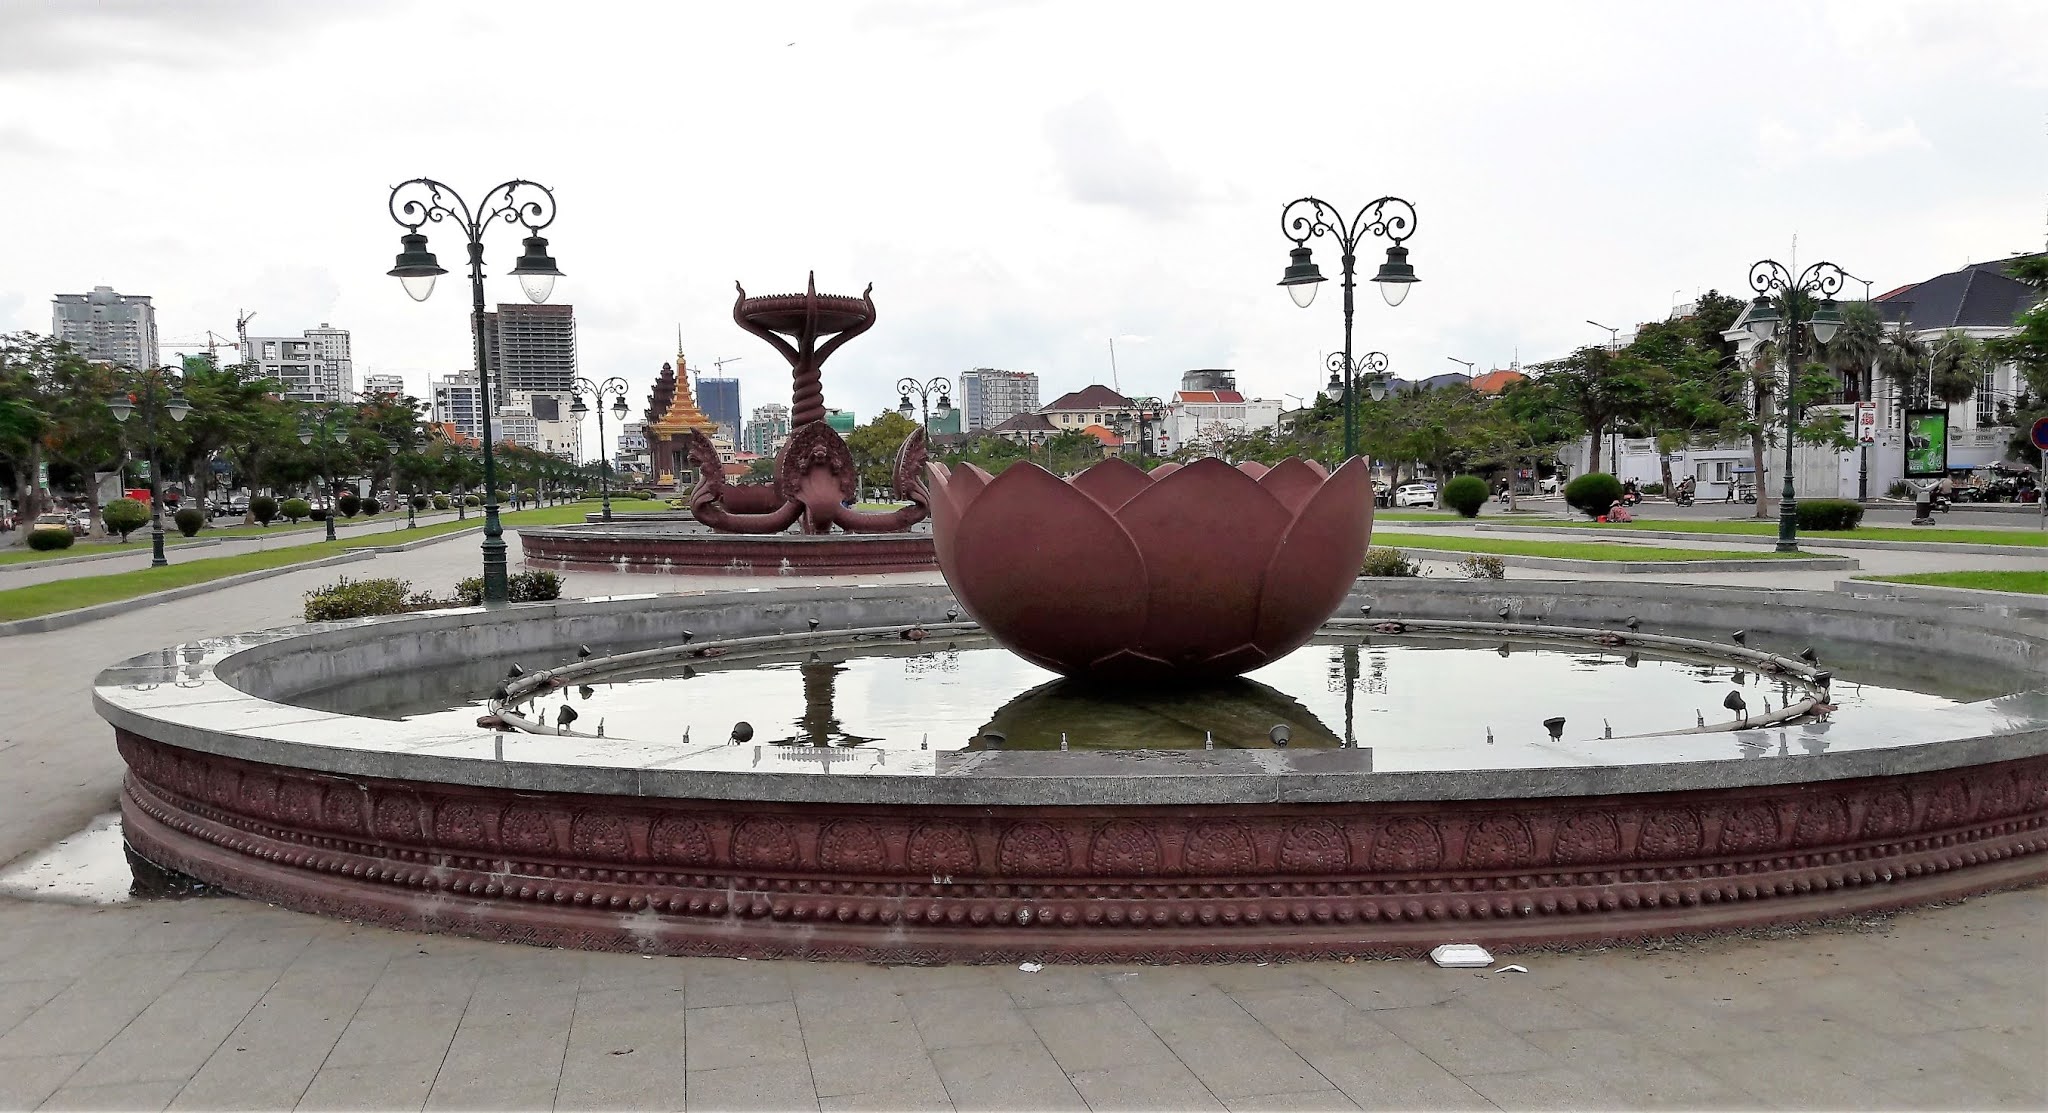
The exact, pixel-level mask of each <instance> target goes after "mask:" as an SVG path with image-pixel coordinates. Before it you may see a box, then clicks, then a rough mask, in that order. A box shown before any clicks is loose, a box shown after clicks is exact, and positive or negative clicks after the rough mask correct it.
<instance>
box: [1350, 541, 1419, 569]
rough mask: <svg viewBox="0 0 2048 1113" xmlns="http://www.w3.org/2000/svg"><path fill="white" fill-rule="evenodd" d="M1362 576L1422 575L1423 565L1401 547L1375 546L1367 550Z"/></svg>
mask: <svg viewBox="0 0 2048 1113" xmlns="http://www.w3.org/2000/svg"><path fill="white" fill-rule="evenodd" d="M1358 574H1359V575H1361V576H1420V575H1421V574H1422V566H1421V565H1420V564H1417V563H1416V562H1414V561H1412V560H1409V559H1408V555H1407V554H1406V553H1403V552H1402V551H1401V550H1399V549H1382V548H1380V547H1378V546H1373V547H1372V548H1369V549H1367V550H1366V551H1365V564H1364V566H1363V567H1362V568H1360V569H1359V573H1358Z"/></svg>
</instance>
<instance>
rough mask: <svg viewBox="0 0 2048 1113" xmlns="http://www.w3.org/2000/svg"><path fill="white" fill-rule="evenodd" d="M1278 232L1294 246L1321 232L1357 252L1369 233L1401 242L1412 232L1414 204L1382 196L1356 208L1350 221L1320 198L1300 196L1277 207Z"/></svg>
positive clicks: (1413, 230) (1397, 242) (1396, 242)
mask: <svg viewBox="0 0 2048 1113" xmlns="http://www.w3.org/2000/svg"><path fill="white" fill-rule="evenodd" d="M1280 231H1281V233H1282V234H1283V235H1285V236H1286V237H1287V238H1288V239H1290V240H1293V241H1294V242H1295V244H1296V245H1297V246H1299V245H1302V244H1305V243H1307V242H1308V241H1309V240H1310V239H1311V238H1313V237H1315V236H1321V235H1329V236H1334V237H1335V238H1336V239H1337V242H1338V243H1340V244H1342V245H1343V247H1344V254H1346V255H1356V254H1358V245H1359V244H1361V243H1363V242H1365V239H1366V237H1368V236H1377V237H1380V238H1382V239H1386V240H1391V241H1392V242H1393V243H1395V244H1397V245H1398V244H1400V243H1402V242H1403V241H1405V240H1407V239H1408V238H1409V237H1410V236H1413V235H1414V234H1415V206H1413V205H1411V204H1409V203H1408V202H1407V201H1404V200H1402V199H1401V198H1399V197H1392V196H1388V197H1381V198H1379V199H1377V200H1375V201H1372V202H1370V203H1369V204H1367V205H1366V206H1365V207H1364V208H1362V209H1359V210H1358V212H1357V214H1356V215H1354V216H1353V217H1352V218H1351V220H1350V221H1348V222H1347V221H1345V219H1344V214H1342V213H1340V212H1338V211H1337V209H1336V207H1335V206H1333V205H1331V204H1330V203H1329V202H1328V201H1325V200H1323V199H1322V198H1320V197H1302V198H1297V199H1296V200H1294V201H1291V202H1289V203H1288V204H1287V206H1286V207H1285V208H1283V209H1281V210H1280Z"/></svg>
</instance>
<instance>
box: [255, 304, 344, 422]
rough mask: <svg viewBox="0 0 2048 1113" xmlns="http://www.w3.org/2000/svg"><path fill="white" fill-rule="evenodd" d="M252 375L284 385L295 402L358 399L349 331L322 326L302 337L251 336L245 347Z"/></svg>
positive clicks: (309, 330)
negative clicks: (350, 353) (350, 356)
mask: <svg viewBox="0 0 2048 1113" xmlns="http://www.w3.org/2000/svg"><path fill="white" fill-rule="evenodd" d="M242 366H243V367H244V368H247V369H248V372H249V373H252V374H256V375H260V376H261V377H263V378H266V379H276V380H277V381H278V382H280V383H282V384H284V396H285V397H286V398H289V399H291V400H293V401H295V402H347V401H351V400H352V399H353V398H354V395H355V382H356V376H355V365H354V364H353V362H352V361H351V360H350V358H349V334H348V330H347V329H339V328H333V327H331V326H330V325H328V324H327V322H325V321H322V322H320V327H319V328H317V329H307V330H306V331H305V332H304V333H303V334H301V335H299V336H251V337H249V338H248V339H247V340H245V341H243V343H242Z"/></svg>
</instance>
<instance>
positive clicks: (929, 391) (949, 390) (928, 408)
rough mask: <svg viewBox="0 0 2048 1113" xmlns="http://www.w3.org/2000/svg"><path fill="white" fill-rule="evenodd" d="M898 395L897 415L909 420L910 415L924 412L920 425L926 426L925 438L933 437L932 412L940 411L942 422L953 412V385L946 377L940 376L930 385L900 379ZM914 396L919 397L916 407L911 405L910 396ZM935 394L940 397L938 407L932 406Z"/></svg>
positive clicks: (897, 385) (897, 381)
mask: <svg viewBox="0 0 2048 1113" xmlns="http://www.w3.org/2000/svg"><path fill="white" fill-rule="evenodd" d="M896 393H897V395H899V396H900V401H899V402H898V403H897V405H896V412H897V413H900V414H902V415H903V416H904V417H905V418H908V417H910V415H912V414H914V413H919V412H920V411H922V413H923V415H924V416H923V419H922V420H921V421H920V424H922V425H923V426H924V433H925V436H931V433H932V411H933V410H934V409H936V410H938V412H939V420H940V421H944V420H946V415H947V414H949V413H952V412H953V384H952V382H950V381H949V380H947V378H946V377H945V376H944V375H940V376H939V377H937V378H935V379H933V380H932V381H930V382H928V383H919V382H918V381H917V380H916V379H898V380H896ZM913 394H915V395H917V405H915V406H912V405H911V404H910V396H911V395H913ZM934 394H936V395H938V396H939V404H938V405H937V406H933V405H932V404H931V403H932V395H934Z"/></svg>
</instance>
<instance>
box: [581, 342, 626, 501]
mask: <svg viewBox="0 0 2048 1113" xmlns="http://www.w3.org/2000/svg"><path fill="white" fill-rule="evenodd" d="M586 392H587V393H589V394H590V395H591V396H592V397H593V398H595V399H596V400H597V487H598V491H599V492H600V493H602V494H603V496H604V520H605V521H607V522H609V521H611V520H612V482H611V473H612V461H611V456H610V455H609V454H608V453H607V452H606V451H605V443H606V442H605V439H604V400H605V397H606V396H607V395H609V396H610V397H611V399H612V413H613V414H615V415H616V416H617V417H618V419H619V420H620V421H624V420H626V380H624V379H621V378H619V377H618V376H617V375H613V376H612V377H611V378H609V379H606V380H605V381H603V382H601V383H593V382H591V381H590V380H589V379H585V378H582V377H581V376H579V377H578V378H577V379H576V384H575V389H574V392H573V393H574V394H575V397H576V400H575V401H574V402H571V403H569V412H570V413H572V414H575V415H576V416H577V417H578V418H581V417H582V416H583V415H584V414H587V413H589V412H590V407H589V406H586V405H584V404H583V395H584V394H585V393H586Z"/></svg>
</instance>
